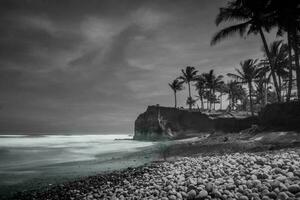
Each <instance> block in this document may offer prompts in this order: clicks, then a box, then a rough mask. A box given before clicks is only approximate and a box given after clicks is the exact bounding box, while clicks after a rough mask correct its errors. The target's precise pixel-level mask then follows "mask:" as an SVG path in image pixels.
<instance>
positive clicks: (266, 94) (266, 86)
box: [265, 74, 268, 105]
mask: <svg viewBox="0 0 300 200" xmlns="http://www.w3.org/2000/svg"><path fill="white" fill-rule="evenodd" d="M266 78H267V74H265V79H266ZM267 104H268V80H267V79H266V83H265V105H267Z"/></svg>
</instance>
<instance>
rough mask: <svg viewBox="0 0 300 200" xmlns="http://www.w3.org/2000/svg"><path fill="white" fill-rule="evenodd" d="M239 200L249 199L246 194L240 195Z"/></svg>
mask: <svg viewBox="0 0 300 200" xmlns="http://www.w3.org/2000/svg"><path fill="white" fill-rule="evenodd" d="M239 200H249V198H248V197H247V196H244V195H243V196H240V198H239Z"/></svg>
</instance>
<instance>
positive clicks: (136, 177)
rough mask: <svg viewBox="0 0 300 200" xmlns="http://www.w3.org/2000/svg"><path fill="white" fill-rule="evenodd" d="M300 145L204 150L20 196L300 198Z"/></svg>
mask: <svg viewBox="0 0 300 200" xmlns="http://www.w3.org/2000/svg"><path fill="white" fill-rule="evenodd" d="M299 153H300V149H299V148H294V149H283V150H277V151H265V152H256V153H229V154H223V155H221V154H220V155H210V156H204V155H198V156H189V157H181V158H178V159H176V160H172V161H160V162H152V163H149V164H146V165H144V166H142V167H137V168H128V169H126V170H121V171H115V172H113V173H108V174H99V175H97V176H91V177H86V178H83V179H79V180H77V181H74V182H68V183H65V184H60V185H58V186H55V187H52V188H49V189H48V190H44V191H43V192H31V193H27V194H22V195H21V194H20V195H19V196H18V197H16V199H84V200H94V199H114V200H117V199H120V200H121V199H163V200H176V199H239V200H248V199H264V200H270V199H282V200H286V199H298V198H299V197H300V154H299Z"/></svg>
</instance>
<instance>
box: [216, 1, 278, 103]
mask: <svg viewBox="0 0 300 200" xmlns="http://www.w3.org/2000/svg"><path fill="white" fill-rule="evenodd" d="M268 5H269V0H259V1H255V0H234V1H230V2H228V4H227V6H226V7H223V8H220V12H219V14H218V15H217V18H216V25H219V24H221V23H223V22H227V21H231V22H237V21H240V22H241V23H239V24H235V25H232V26H229V27H226V28H224V29H222V30H220V31H219V32H217V33H216V34H215V35H214V36H213V38H212V40H211V45H214V44H216V43H217V42H219V41H220V40H222V39H225V38H227V37H229V36H232V35H234V34H236V33H239V34H240V36H244V35H245V34H247V35H250V34H255V35H256V34H260V36H261V39H262V42H263V46H264V48H265V51H266V55H267V57H268V59H269V62H270V67H271V75H272V78H273V82H274V86H275V89H276V94H277V99H278V101H281V97H280V92H279V87H278V82H277V80H276V75H275V70H274V68H275V67H274V62H273V60H272V58H271V56H270V52H269V48H268V44H267V41H266V38H265V35H264V31H263V30H265V31H267V32H268V31H269V30H270V29H271V28H272V26H273V24H272V21H271V20H270V17H271V16H272V15H271V14H270V13H269V8H268Z"/></svg>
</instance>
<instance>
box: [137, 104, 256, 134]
mask: <svg viewBox="0 0 300 200" xmlns="http://www.w3.org/2000/svg"><path fill="white" fill-rule="evenodd" d="M256 123H257V118H256V117H247V118H245V117H244V118H242V117H241V118H236V117H233V116H208V115H206V114H203V113H201V112H199V111H188V110H181V109H176V108H169V107H161V106H149V107H148V108H147V110H146V112H144V113H142V114H141V115H139V116H138V118H137V119H136V121H135V130H134V139H136V140H158V139H169V138H183V137H188V136H189V135H191V134H194V135H195V134H201V133H205V134H207V133H208V132H213V131H223V132H238V131H241V130H243V129H246V128H250V127H251V125H252V124H256Z"/></svg>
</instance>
